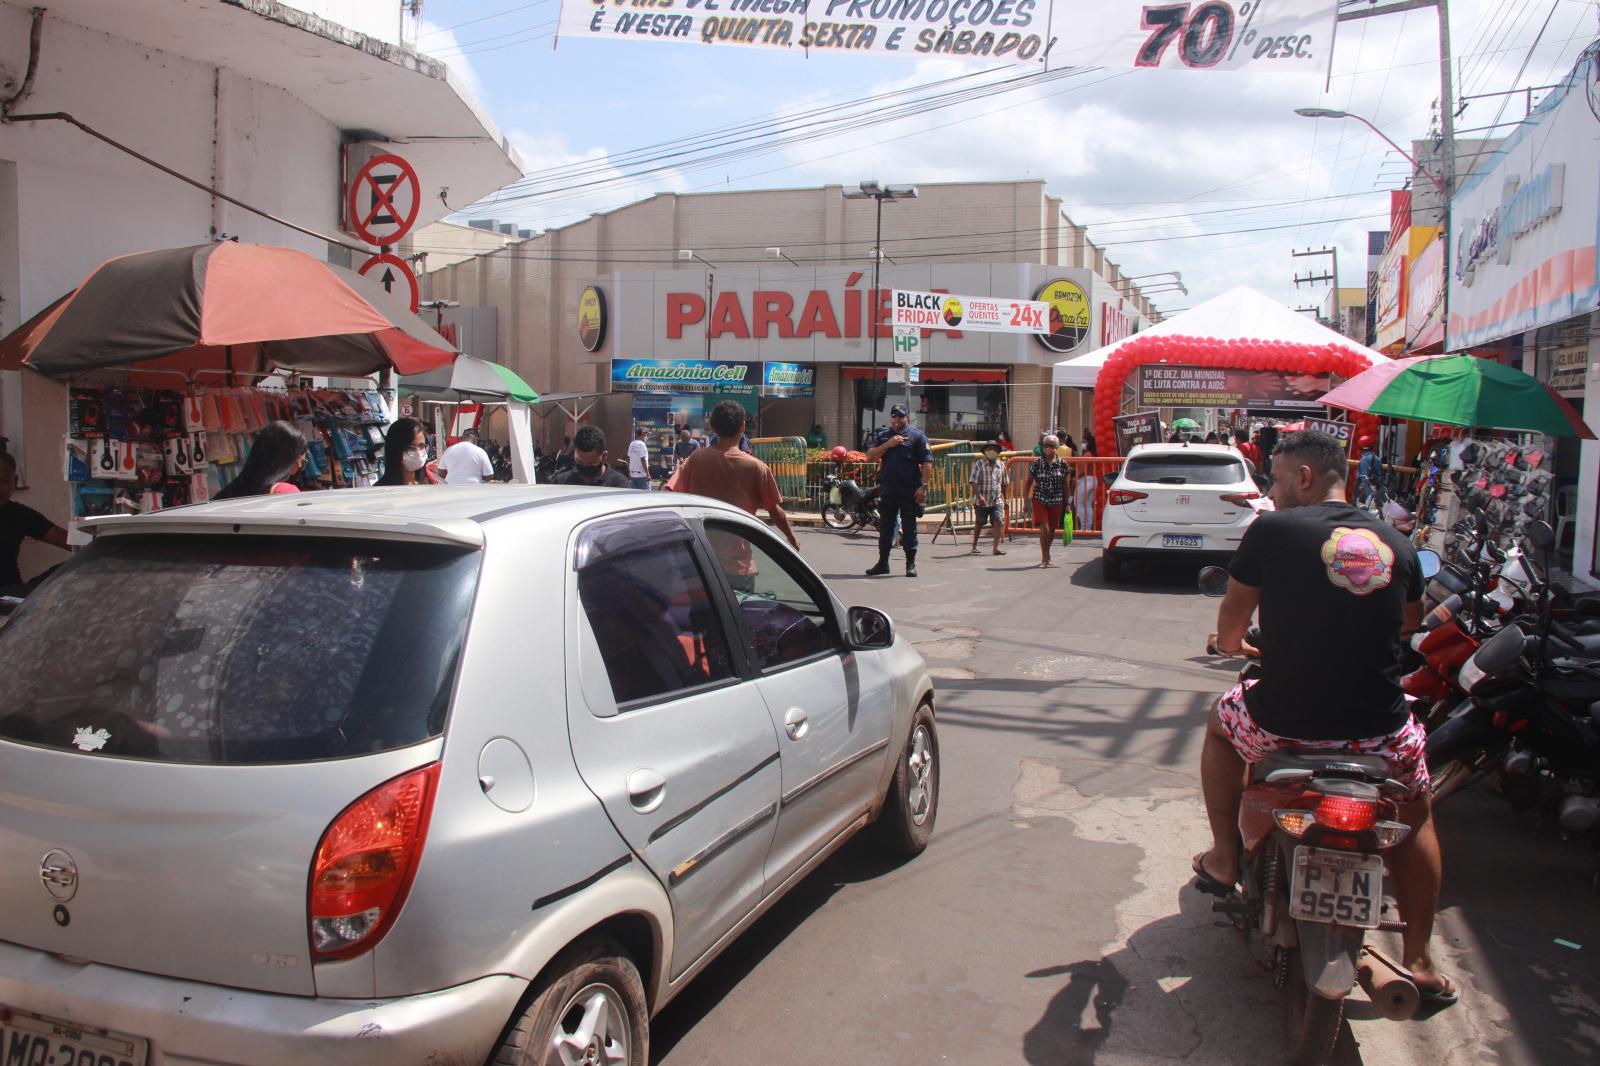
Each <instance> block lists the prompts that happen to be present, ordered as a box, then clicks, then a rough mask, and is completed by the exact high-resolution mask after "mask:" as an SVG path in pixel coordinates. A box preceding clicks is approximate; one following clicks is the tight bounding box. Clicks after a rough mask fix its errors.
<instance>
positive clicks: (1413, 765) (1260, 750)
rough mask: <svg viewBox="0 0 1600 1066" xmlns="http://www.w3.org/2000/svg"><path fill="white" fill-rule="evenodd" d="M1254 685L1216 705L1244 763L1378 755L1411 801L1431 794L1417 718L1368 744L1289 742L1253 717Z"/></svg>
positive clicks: (1239, 688) (1423, 737) (1425, 739)
mask: <svg viewBox="0 0 1600 1066" xmlns="http://www.w3.org/2000/svg"><path fill="white" fill-rule="evenodd" d="M1255 683H1256V682H1255V680H1254V679H1251V680H1248V681H1241V682H1239V683H1238V684H1237V685H1235V686H1233V688H1231V689H1229V690H1228V691H1227V692H1226V693H1224V694H1223V696H1222V698H1221V699H1219V700H1218V701H1217V718H1218V720H1220V721H1221V722H1222V728H1223V730H1224V731H1226V732H1227V734H1228V740H1229V742H1230V743H1232V744H1233V750H1234V751H1236V752H1238V753H1239V757H1240V758H1241V759H1243V760H1244V761H1245V762H1247V763H1258V762H1264V761H1266V759H1267V758H1268V757H1269V756H1271V755H1273V754H1275V753H1277V752H1280V751H1284V750H1286V749H1293V748H1300V749H1305V750H1310V751H1348V752H1350V753H1351V754H1353V755H1377V756H1381V757H1382V759H1383V761H1384V762H1385V763H1386V764H1387V765H1388V767H1389V776H1391V777H1393V778H1394V779H1395V780H1396V781H1399V782H1400V783H1401V784H1403V785H1405V786H1406V787H1407V788H1409V789H1410V790H1411V794H1410V796H1409V797H1408V798H1409V799H1413V800H1414V799H1417V798H1419V797H1421V796H1422V795H1423V794H1424V793H1426V792H1427V791H1428V760H1427V743H1428V735H1427V734H1426V733H1424V732H1423V730H1422V724H1421V723H1420V722H1418V721H1417V719H1416V716H1415V715H1408V716H1407V717H1406V724H1405V725H1403V726H1401V727H1400V728H1399V729H1397V730H1395V731H1394V732H1393V733H1390V734H1388V735H1387V736H1382V737H1368V738H1367V739H1365V740H1290V739H1289V738H1287V737H1280V736H1278V735H1277V734H1276V733H1269V732H1267V731H1266V730H1265V729H1262V728H1261V727H1260V726H1259V725H1257V724H1256V721H1255V719H1254V718H1251V717H1250V709H1249V708H1248V707H1246V706H1245V702H1244V694H1245V691H1246V690H1247V689H1249V688H1250V686H1252V685H1254V684H1255Z"/></svg>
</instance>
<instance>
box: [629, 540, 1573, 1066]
mask: <svg viewBox="0 0 1600 1066" xmlns="http://www.w3.org/2000/svg"><path fill="white" fill-rule="evenodd" d="M800 538H801V547H802V550H803V551H804V552H805V554H806V556H807V557H808V558H809V559H810V560H811V562H812V564H813V565H814V566H816V567H817V568H818V569H819V570H820V571H821V572H822V573H823V574H824V575H826V576H827V577H828V579H829V580H830V582H831V583H832V584H833V586H834V588H835V590H836V591H837V592H838V594H839V596H840V598H841V599H843V600H844V601H845V602H846V603H850V604H857V603H859V604H868V605H871V606H875V607H879V608H882V609H884V610H886V611H888V612H889V613H890V614H891V615H892V616H893V617H894V619H895V620H896V623H897V624H898V626H899V627H900V631H901V632H902V633H903V634H904V635H905V636H907V637H908V638H909V639H911V640H913V641H914V642H916V643H917V644H918V645H919V646H920V649H921V651H922V652H923V654H924V656H925V657H926V658H927V660H928V662H929V664H930V666H931V667H933V669H934V672H935V677H936V681H935V684H936V686H937V688H938V719H939V725H940V737H941V744H942V749H943V750H942V757H943V775H944V776H943V795H942V799H941V806H940V810H939V815H938V826H937V829H936V832H935V835H934V839H933V843H932V844H931V845H930V846H929V848H928V850H927V851H926V852H925V853H924V854H923V855H921V856H920V857H918V858H917V859H915V860H912V861H910V862H907V863H904V864H897V863H895V862H892V861H887V860H885V859H884V858H883V857H882V856H881V855H879V854H877V853H875V851H874V850H873V848H872V847H871V846H870V845H869V843H868V842H867V841H866V840H864V839H863V840H858V841H856V842H853V843H852V844H850V845H848V846H847V847H846V848H845V849H843V850H842V851H841V852H840V853H839V854H837V855H835V856H834V857H833V858H832V859H831V860H829V862H828V863H827V864H825V865H824V866H823V867H821V868H820V869H819V870H818V871H817V872H816V873H815V874H813V875H812V876H811V877H810V878H809V879H808V880H807V881H806V882H804V883H803V884H802V885H800V886H799V887H798V888H797V889H796V890H795V891H794V892H792V893H791V894H790V896H789V897H787V898H786V899H785V900H784V901H783V902H782V903H780V904H779V905H778V906H777V907H775V908H774V909H773V910H772V911H771V912H770V913H768V914H767V915H766V916H765V917H764V918H763V919H762V920H761V921H760V922H759V923H758V924H757V925H756V926H754V927H753V928H752V929H751V930H750V931H749V932H748V933H747V934H746V935H745V937H744V938H743V939H742V940H741V941H740V942H739V943H737V944H736V945H734V946H733V947H732V948H730V949H729V951H728V952H727V953H725V954H724V955H723V956H722V958H720V959H719V960H718V961H717V962H716V963H715V964H714V965H713V966H712V967H711V968H709V969H708V970H707V971H706V972H705V973H704V974H703V975H702V976H701V977H700V978H699V980H698V981H697V982H696V984H695V985H694V986H693V987H692V988H690V989H689V990H688V991H686V992H685V993H684V994H683V995H682V996H681V997H680V998H679V999H678V1000H677V1001H676V1002H674V1003H673V1004H672V1005H670V1006H669V1007H668V1008H667V1009H666V1011H664V1012H663V1014H662V1015H661V1016H660V1017H659V1018H657V1020H656V1024H655V1031H654V1037H653V1041H654V1043H653V1052H654V1054H653V1061H655V1062H657V1063H660V1064H663V1066H694V1064H702V1063H704V1064H721V1063H734V1062H753V1063H762V1064H767V1066H786V1064H797V1066H798V1064H808V1066H809V1064H815V1063H847V1062H848V1063H927V1062H958V1063H964V1064H971V1063H980V1062H981V1063H985V1064H1007V1063H1029V1064H1032V1066H1082V1064H1088V1063H1100V1064H1122V1063H1161V1062H1168V1061H1177V1060H1182V1061H1184V1062H1186V1063H1194V1064H1205V1063H1217V1064H1238V1063H1252V1064H1257V1063H1259V1064H1267V1063H1273V1062H1279V1061H1282V1048H1283V1044H1282V1038H1281V1034H1280V1028H1279V1020H1278V1004H1277V997H1276V994H1275V993H1274V992H1273V991H1272V988H1271V986H1270V984H1269V983H1268V981H1267V980H1266V979H1265V978H1264V977H1263V976H1261V975H1259V974H1258V973H1257V972H1256V971H1255V970H1254V969H1253V966H1252V963H1251V961H1250V959H1249V957H1248V956H1247V955H1246V953H1245V951H1244V949H1243V947H1242V946H1241V944H1240V942H1239V941H1238V939H1237V937H1236V936H1235V934H1234V933H1233V932H1232V930H1231V929H1230V928H1228V927H1226V926H1219V924H1218V919H1217V918H1216V916H1214V915H1213V914H1212V913H1211V911H1210V907H1209V901H1208V899H1207V898H1206V897H1202V896H1200V895H1199V894H1198V893H1197V892H1195V891H1193V890H1192V889H1189V888H1187V887H1185V886H1186V885H1187V883H1188V881H1189V879H1190V874H1189V861H1190V857H1191V856H1192V855H1193V854H1194V852H1195V851H1197V850H1199V849H1200V848H1202V847H1203V846H1205V844H1206V842H1207V839H1208V836H1207V833H1206V830H1205V823H1204V817H1203V813H1202V807H1201V802H1200V794H1199V790H1198V787H1197V772H1198V764H1199V753H1200V739H1201V729H1202V724H1203V722H1204V718H1205V714H1206V712H1207V709H1208V707H1209V704H1210V701H1211V700H1212V699H1213V697H1214V696H1215V694H1216V693H1217V692H1219V691H1220V690H1221V689H1223V688H1225V687H1226V686H1227V685H1228V684H1231V682H1232V679H1233V672H1232V670H1231V669H1229V668H1227V667H1225V666H1223V665H1220V664H1216V663H1214V662H1212V661H1211V660H1209V659H1207V658H1205V657H1204V656H1203V655H1200V654H1198V652H1199V649H1200V648H1201V646H1202V643H1203V640H1204V634H1205V633H1206V632H1207V631H1208V630H1209V629H1210V628H1211V620H1212V618H1213V617H1214V612H1215V601H1209V600H1205V599H1203V598H1202V597H1200V596H1199V595H1198V594H1196V592H1195V591H1194V584H1195V573H1196V570H1195V568H1193V567H1189V568H1183V567H1177V568H1173V569H1162V570H1155V571H1150V570H1141V571H1139V572H1132V571H1130V577H1129V579H1128V580H1127V582H1126V583H1125V584H1123V585H1120V586H1117V587H1114V588H1113V587H1107V586H1106V585H1105V583H1104V582H1103V580H1102V579H1101V576H1100V565H1099V562H1098V558H1097V555H1098V547H1097V545H1096V544H1095V542H1080V543H1079V544H1078V545H1075V546H1074V547H1073V548H1071V549H1069V550H1067V551H1066V552H1064V553H1063V552H1061V551H1060V550H1059V549H1058V550H1057V553H1056V555H1057V560H1058V562H1060V563H1062V564H1063V565H1061V567H1060V568H1058V569H1054V570H1049V571H1040V570H1038V569H1036V568H1034V567H1033V566H1032V564H1034V563H1036V562H1037V560H1038V555H1037V552H1038V549H1037V546H1036V545H1029V544H1027V543H1024V542H1022V541H1018V542H1015V543H1013V544H1011V545H1009V546H1008V548H1007V550H1008V554H1007V555H1006V556H1004V557H1003V558H995V557H993V556H990V555H987V554H985V555H983V556H972V557H969V556H966V555H965V554H964V553H965V550H966V545H965V544H964V543H963V544H961V545H959V546H952V545H950V543H949V540H948V537H947V538H946V539H945V541H944V542H943V543H940V544H938V545H931V544H928V543H926V537H925V538H924V545H923V550H922V554H921V557H920V559H919V563H920V564H921V571H922V576H921V577H920V578H917V579H908V578H905V577H902V576H900V575H899V570H900V566H899V558H898V553H897V557H896V575H895V576H893V577H889V578H876V579H867V578H863V577H861V576H860V573H861V571H862V570H864V569H866V567H867V566H869V565H870V564H871V562H872V561H873V559H874V557H875V554H874V553H875V549H874V547H873V546H872V545H871V544H869V542H868V540H867V538H865V537H861V538H850V537H845V536H840V535H838V534H832V533H828V532H823V531H804V532H802V533H801V534H800ZM1439 823H1440V830H1441V834H1442V837H1443V840H1444V848H1445V864H1446V867H1445V884H1444V898H1443V901H1442V903H1441V913H1440V921H1439V926H1438V931H1437V933H1436V947H1437V952H1438V956H1439V959H1440V965H1441V967H1442V968H1443V969H1444V971H1445V972H1446V973H1448V974H1449V975H1451V976H1452V977H1453V978H1454V979H1455V980H1456V982H1457V984H1458V985H1460V986H1461V988H1462V1003H1461V1004H1460V1005H1459V1006H1457V1007H1455V1008H1452V1009H1450V1010H1448V1011H1445V1012H1443V1013H1441V1014H1439V1015H1437V1016H1436V1017H1434V1018H1432V1019H1430V1020H1428V1021H1424V1022H1408V1023H1395V1022H1389V1021H1385V1020H1383V1019H1382V1018H1379V1017H1378V1016H1377V1015H1376V1014H1375V1012H1373V1010H1372V1009H1371V1007H1370V1006H1369V1005H1368V1004H1367V1003H1366V1001H1365V998H1364V996H1363V995H1362V994H1361V993H1360V992H1359V990H1358V991H1357V992H1356V993H1355V994H1354V995H1353V997H1352V999H1351V1001H1350V1002H1349V1005H1348V1009H1347V1017H1348V1022H1347V1031H1346V1033H1345V1034H1344V1036H1343V1037H1342V1039H1341V1041H1340V1046H1339V1049H1338V1053H1337V1055H1336V1058H1335V1061H1336V1062H1340V1063H1367V1064H1370V1066H1377V1064H1383V1066H1395V1064H1411V1063H1415V1064H1419V1066H1420V1064H1429V1066H1434V1064H1466V1063H1516V1064H1521V1063H1569V1062H1579V1061H1600V906H1597V904H1600V900H1597V898H1596V894H1595V890H1594V887H1593V875H1594V870H1595V861H1596V860H1595V853H1594V852H1593V851H1592V850H1591V849H1590V848H1588V847H1587V846H1585V845H1583V844H1581V843H1577V842H1570V841H1562V840H1560V839H1558V838H1557V837H1556V836H1555V835H1554V834H1553V833H1552V832H1549V831H1546V832H1544V833H1540V832H1539V831H1538V826H1537V825H1536V823H1535V821H1534V820H1533V817H1532V816H1531V815H1519V814H1517V813H1515V812H1513V811H1511V810H1510V808H1509V807H1508V806H1507V805H1506V804H1505V803H1504V801H1502V800H1501V799H1500V798H1499V797H1498V796H1497V795H1494V794H1491V793H1488V792H1486V791H1482V790H1481V789H1480V790H1478V791H1474V792H1469V793H1467V794H1465V795H1462V796H1459V797H1457V798H1456V799H1454V800H1452V801H1451V802H1450V803H1449V804H1447V805H1445V807H1444V809H1443V810H1442V811H1441V813H1440V815H1439ZM1569 945H1570V946H1569ZM1394 947H1395V949H1396V953H1398V945H1394Z"/></svg>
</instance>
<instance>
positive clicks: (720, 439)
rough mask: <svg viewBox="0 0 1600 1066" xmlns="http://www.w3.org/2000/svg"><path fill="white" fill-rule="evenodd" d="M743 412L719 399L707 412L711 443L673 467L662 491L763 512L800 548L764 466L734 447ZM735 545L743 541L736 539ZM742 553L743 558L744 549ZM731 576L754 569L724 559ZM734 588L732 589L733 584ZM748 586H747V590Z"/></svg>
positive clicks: (734, 403)
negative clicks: (712, 436)
mask: <svg viewBox="0 0 1600 1066" xmlns="http://www.w3.org/2000/svg"><path fill="white" fill-rule="evenodd" d="M745 417H746V416H745V413H744V408H743V407H741V406H739V402H738V401H737V400H723V401H722V402H721V403H719V404H717V406H715V407H713V408H712V409H711V419H710V422H711V428H712V429H713V430H715V431H716V434H717V442H716V443H715V444H713V445H712V446H711V447H709V448H701V449H699V450H697V451H696V452H695V453H694V454H693V455H691V456H689V457H688V458H687V459H685V460H684V461H683V462H682V463H680V464H679V465H678V469H677V471H676V472H675V473H673V475H672V476H671V477H670V478H668V479H667V484H666V489H667V491H668V492H688V493H693V494H695V495H697V496H709V497H711V498H712V499H713V500H721V501H722V502H723V503H731V504H733V506H735V507H737V508H739V509H740V510H742V511H746V512H748V513H750V514H752V515H753V514H756V513H757V512H758V511H761V510H765V511H766V512H767V515H768V517H770V518H771V519H772V524H773V525H775V526H777V527H778V532H780V533H782V534H783V536H784V539H785V540H787V541H788V542H789V544H790V545H791V546H792V547H793V548H794V550H795V551H799V550H800V542H799V540H797V539H795V535H794V530H793V529H791V528H790V526H789V516H788V515H787V514H785V513H784V511H783V493H782V492H780V491H779V490H778V479H777V478H775V477H773V476H772V471H771V470H770V469H768V467H767V464H766V463H763V462H762V461H761V460H760V459H757V458H756V457H755V456H753V455H751V454H750V453H749V452H746V451H744V450H742V449H741V448H740V447H739V438H740V437H742V436H743V435H744V424H745ZM740 543H743V542H742V541H741V542H740ZM745 555H748V550H746V552H745ZM724 561H725V562H727V563H729V566H730V572H731V573H733V574H734V575H741V574H745V575H748V576H751V577H753V576H754V574H755V571H754V569H749V570H746V569H744V567H745V566H746V564H748V565H749V566H750V567H753V566H754V562H753V560H751V559H748V558H744V557H741V558H740V559H730V560H724ZM736 587H737V586H736ZM752 587H753V586H752Z"/></svg>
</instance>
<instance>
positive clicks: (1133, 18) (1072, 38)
mask: <svg viewBox="0 0 1600 1066" xmlns="http://www.w3.org/2000/svg"><path fill="white" fill-rule="evenodd" d="M1336 7H1337V5H1336V3H1335V0H1245V2H1243V3H1224V2H1223V0H1208V2H1205V3H1197V4H1148V3H1144V2H1143V0H1054V2H1053V3H1052V2H1050V0H1044V2H1040V0H685V2H684V3H683V5H682V6H681V7H674V8H672V9H664V8H662V7H659V6H656V5H654V4H641V3H640V2H639V0H562V4H561V19H560V29H559V32H558V37H557V39H558V40H560V39H566V40H572V39H586V40H594V39H597V38H599V39H607V40H638V41H683V42H689V43H692V44H704V45H715V46H717V47H720V48H734V49H749V48H777V49H785V50H789V51H794V52H799V53H802V54H805V55H812V54H815V53H817V52H828V53H844V54H854V55H887V56H905V57H907V58H911V59H925V58H929V57H932V56H963V57H969V58H972V59H980V60H982V59H988V60H994V61H996V62H999V63H1029V64H1039V65H1041V66H1043V67H1045V68H1047V69H1050V68H1060V67H1071V66H1092V67H1174V68H1178V69H1188V70H1249V71H1260V72H1267V73H1281V74H1322V73H1324V72H1325V71H1326V70H1327V69H1328V62H1329V59H1330V57H1331V56H1332V54H1333V27H1334V14H1335V9H1336Z"/></svg>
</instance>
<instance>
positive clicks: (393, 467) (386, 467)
mask: <svg viewBox="0 0 1600 1066" xmlns="http://www.w3.org/2000/svg"><path fill="white" fill-rule="evenodd" d="M429 465H430V464H429V462H428V435H427V434H426V433H424V432H423V431H422V423H420V422H418V421H417V420H416V419H415V418H402V419H400V420H398V421H397V422H395V424H394V425H392V426H390V427H389V433H388V435H387V436H385V437H384V438H383V476H382V477H380V478H379V479H378V480H377V481H376V482H375V484H377V485H436V484H438V483H439V478H438V477H437V475H435V474H434V472H433V471H432V470H430V469H428V467H429Z"/></svg>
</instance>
